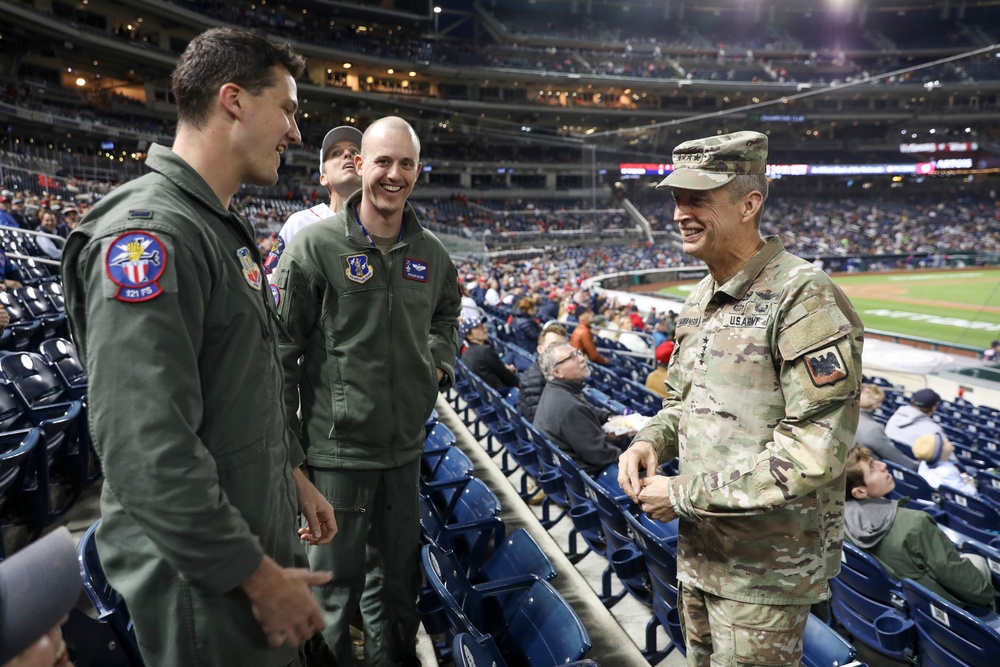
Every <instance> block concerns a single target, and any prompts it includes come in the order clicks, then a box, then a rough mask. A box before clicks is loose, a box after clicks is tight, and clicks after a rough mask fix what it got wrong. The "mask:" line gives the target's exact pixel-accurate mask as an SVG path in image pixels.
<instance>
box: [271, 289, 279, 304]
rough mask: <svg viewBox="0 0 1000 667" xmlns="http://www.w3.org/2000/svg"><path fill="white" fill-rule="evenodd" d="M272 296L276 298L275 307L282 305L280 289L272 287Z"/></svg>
mask: <svg viewBox="0 0 1000 667" xmlns="http://www.w3.org/2000/svg"><path fill="white" fill-rule="evenodd" d="M271 296H273V297H274V307H275V308H277V307H278V306H280V305H281V290H280V289H278V286H277V285H271Z"/></svg>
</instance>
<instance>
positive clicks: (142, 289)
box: [104, 231, 167, 303]
mask: <svg viewBox="0 0 1000 667" xmlns="http://www.w3.org/2000/svg"><path fill="white" fill-rule="evenodd" d="M166 268H167V249H166V246H164V245H163V242H162V241H160V239H158V238H156V237H155V236H153V235H152V234H150V233H149V232H138V231H137V232H125V233H124V234H121V235H119V236H118V237H117V238H115V239H114V240H113V241H112V242H111V243H110V244H109V245H108V251H107V254H106V255H105V256H104V269H105V271H106V272H107V274H108V278H110V279H111V282H113V283H114V284H115V285H117V286H118V290H117V291H116V292H115V295H114V297H115V298H116V299H118V300H119V301H124V302H126V303H139V302H141V301H149V300H150V299H154V298H156V297H158V296H160V295H161V294H163V288H162V287H160V285H159V284H158V283H157V282H156V281H157V280H159V279H160V277H161V276H163V272H164V271H165V270H166Z"/></svg>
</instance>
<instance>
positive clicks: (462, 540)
mask: <svg viewBox="0 0 1000 667" xmlns="http://www.w3.org/2000/svg"><path fill="white" fill-rule="evenodd" d="M419 503H420V507H419V511H420V514H419V516H420V532H421V534H422V535H423V537H424V541H425V542H428V543H433V544H437V545H438V546H439V547H441V549H443V550H446V551H452V552H454V553H455V556H456V558H458V560H459V561H460V562H461V563H462V564H463V565H464V566H465V567H466V575H467V576H468V577H469V579H471V580H477V579H478V573H479V571H480V570H481V569H482V565H483V563H484V562H485V561H486V559H487V557H488V554H489V553H490V552H491V551H493V550H495V549H498V548H499V545H500V544H501V543H502V542H503V540H504V537H505V534H506V530H507V529H506V526H505V525H504V522H503V520H502V519H501V518H500V517H498V516H496V515H495V514H493V513H492V512H489V511H487V512H486V513H484V514H483V515H482V516H471V515H463V516H462V519H463V520H462V521H457V520H456V521H452V522H446V521H445V520H444V519H443V518H442V517H441V513H440V512H439V511H438V509H437V508H436V507H435V506H434V503H432V502H431V500H430V498H428V497H427V496H424V495H421V496H420V500H419Z"/></svg>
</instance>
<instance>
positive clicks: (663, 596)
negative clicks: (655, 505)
mask: <svg viewBox="0 0 1000 667" xmlns="http://www.w3.org/2000/svg"><path fill="white" fill-rule="evenodd" d="M625 521H626V522H627V523H628V524H629V529H630V531H631V534H632V539H633V541H634V543H635V546H636V547H637V548H638V549H639V551H640V552H641V553H642V556H643V564H644V565H645V566H646V572H647V574H648V577H649V586H650V589H651V595H650V599H651V603H652V606H653V617H652V618H651V619H650V620H649V623H647V624H646V647H645V648H644V649H643V654H644V655H645V656H646V659H647V660H649V662H650V664H656V663H657V662H659V661H660V660H662V659H663V658H665V657H666V656H667V655H668V654H669V653H670V652H671V651H672V650H673V649H674V648H681V649H682V652H683V641H681V640H679V639H678V638H679V636H680V635H679V627H673V628H672V627H671V626H677V625H678V624H679V622H680V621H679V618H678V616H677V524H678V520H677V519H674V520H673V521H670V522H668V523H662V522H660V521H656V520H655V519H651V518H649V516H648V515H646V514H645V513H643V514H641V515H639V516H636V515H633V514H632V513H631V512H627V513H626V514H625ZM657 627H662V628H664V630H666V631H667V635H668V637H670V639H671V641H668V643H667V645H666V646H665V647H663V648H658V644H659V642H658V641H657V639H656V629H657ZM671 630H673V632H672V631H671Z"/></svg>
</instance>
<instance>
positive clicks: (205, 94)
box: [170, 28, 306, 128]
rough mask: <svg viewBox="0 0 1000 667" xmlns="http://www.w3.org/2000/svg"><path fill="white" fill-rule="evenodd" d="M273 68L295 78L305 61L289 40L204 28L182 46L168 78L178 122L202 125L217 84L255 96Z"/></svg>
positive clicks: (270, 82) (268, 80)
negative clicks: (275, 41)
mask: <svg viewBox="0 0 1000 667" xmlns="http://www.w3.org/2000/svg"><path fill="white" fill-rule="evenodd" d="M275 67H282V68H284V69H286V70H288V73H289V74H291V75H292V78H293V79H298V78H299V77H300V76H302V74H303V72H305V69H306V61H305V58H303V57H302V56H300V55H299V54H297V53H295V51H294V50H293V49H292V46H291V44H272V43H271V42H269V41H267V40H266V39H264V38H263V37H258V36H257V35H254V34H251V33H249V32H246V31H245V30H238V29H236V28H212V29H211V30H206V31H205V32H203V33H201V34H200V35H198V36H197V37H195V38H194V39H193V40H191V43H190V44H188V46H187V48H186V49H184V53H182V54H181V57H180V58H179V59H178V60H177V66H176V67H175V68H174V72H173V74H172V75H171V77H170V89H171V92H173V95H174V100H175V101H176V102H177V121H178V122H179V123H187V124H190V125H191V126H192V127H195V128H199V127H201V126H202V125H204V123H205V121H206V120H208V117H209V111H210V110H211V109H212V102H213V100H215V97H216V96H217V95H218V93H219V88H221V87H222V86H224V85H225V84H227V83H235V84H236V85H238V86H240V87H241V88H245V89H246V90H247V91H249V92H250V94H251V95H254V96H256V95H260V94H261V93H262V92H263V91H265V90H267V89H268V88H270V87H271V86H273V85H275V84H276V83H277V82H276V81H275V78H274V68H275Z"/></svg>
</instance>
